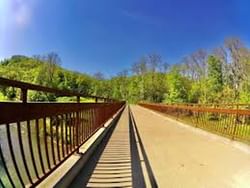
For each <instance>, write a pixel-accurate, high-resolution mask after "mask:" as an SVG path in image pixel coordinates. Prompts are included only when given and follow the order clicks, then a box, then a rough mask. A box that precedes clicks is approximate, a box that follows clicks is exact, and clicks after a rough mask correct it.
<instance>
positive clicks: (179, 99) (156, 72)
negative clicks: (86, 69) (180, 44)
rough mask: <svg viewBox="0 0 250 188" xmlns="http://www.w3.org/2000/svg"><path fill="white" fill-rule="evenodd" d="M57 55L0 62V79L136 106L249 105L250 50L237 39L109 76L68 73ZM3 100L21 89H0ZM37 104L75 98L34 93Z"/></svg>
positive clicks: (147, 60) (145, 60) (146, 60)
mask: <svg viewBox="0 0 250 188" xmlns="http://www.w3.org/2000/svg"><path fill="white" fill-rule="evenodd" d="M60 64H61V60H60V58H59V56H58V55H57V54H55V53H50V54H48V55H46V56H34V57H32V58H31V57H25V56H12V57H11V58H10V59H5V60H3V61H2V62H1V63H0V76H2V77H7V78H10V79H15V80H21V81H25V82H30V83H35V84H39V85H44V86H49V87H55V88H59V89H69V90H74V91H79V92H81V93H83V94H92V95H97V96H104V97H110V98H116V99H124V100H127V101H129V102H131V103H135V102H138V101H149V102H166V103H183V102H192V103H218V102H220V103H236V102H237V103H248V102H250V82H249V80H250V74H249V73H250V72H249V71H250V50H249V49H248V48H247V47H246V46H245V45H244V44H243V43H242V42H241V41H240V40H239V39H237V38H230V39H227V40H225V42H224V44H223V45H222V46H221V47H218V48H216V49H214V50H212V51H210V52H208V51H205V50H202V49H200V50H197V51H196V52H194V53H192V54H190V55H188V56H187V57H185V58H183V60H182V61H181V63H178V64H167V63H165V62H164V60H163V59H162V58H161V56H160V55H158V54H151V55H147V56H144V57H142V58H141V59H139V60H138V61H137V62H136V63H134V64H133V65H132V66H131V68H130V69H128V70H125V71H122V72H120V73H118V74H117V75H116V76H114V77H112V78H109V79H107V78H105V77H104V76H103V75H102V73H96V74H95V75H92V76H91V75H87V74H83V73H78V72H72V71H68V70H65V69H63V68H62V67H61V66H60ZM0 90H1V93H0V98H4V99H6V100H15V99H16V98H18V97H19V92H20V91H18V90H17V89H14V88H10V87H1V88H0ZM29 99H30V100H33V101H46V100H49V101H55V100H70V99H64V98H60V99H59V98H56V96H54V95H52V94H44V93H40V92H30V93H29Z"/></svg>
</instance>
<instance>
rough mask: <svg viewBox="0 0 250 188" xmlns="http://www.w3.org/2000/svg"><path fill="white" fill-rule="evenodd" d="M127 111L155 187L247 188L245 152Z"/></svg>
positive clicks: (248, 156)
mask: <svg viewBox="0 0 250 188" xmlns="http://www.w3.org/2000/svg"><path fill="white" fill-rule="evenodd" d="M131 108H132V112H133V114H134V117H135V121H136V124H137V127H138V132H139V134H140V135H141V139H142V143H143V145H144V147H145V150H146V153H147V155H148V158H149V161H150V164H151V166H152V169H153V171H154V174H155V177H156V180H157V183H158V185H159V187H192V188H195V187H197V188H199V187H220V188H222V187H245V188H247V187H249V185H250V152H249V150H247V148H246V151H243V149H239V148H237V147H235V146H234V145H235V144H233V143H232V142H230V141H227V140H226V139H224V138H221V137H218V136H215V135H212V134H210V133H204V132H203V131H201V130H197V129H195V128H193V127H186V126H182V125H181V124H179V123H176V122H175V121H173V120H170V119H168V118H166V117H164V116H163V115H160V114H157V113H155V112H152V111H150V110H147V109H145V108H142V107H139V106H132V107H131ZM246 147H247V146H246Z"/></svg>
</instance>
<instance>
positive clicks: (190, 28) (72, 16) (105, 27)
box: [0, 0, 250, 75]
mask: <svg viewBox="0 0 250 188" xmlns="http://www.w3.org/2000/svg"><path fill="white" fill-rule="evenodd" d="M249 9H250V1H248V0H207V1H205V0H161V1H160V0H126V1H124V0H123V1H122V0H105V1H104V0H102V1H101V0H99V1H97V0H70V1H69V0H0V58H6V57H10V56H11V55H14V54H23V55H28V56H31V55H35V54H46V53H48V52H51V51H54V52H56V53H58V54H59V55H60V57H61V59H62V66H63V67H65V68H67V69H71V70H76V71H80V72H86V73H90V74H92V73H95V72H98V71H101V72H103V73H105V74H106V75H114V74H115V73H117V72H119V71H121V70H123V69H125V68H129V67H130V65H131V64H132V63H134V62H135V61H136V60H137V59H139V58H140V57H141V56H143V55H146V54H148V53H159V54H161V55H162V56H163V58H164V59H165V60H166V61H167V62H169V63H176V62H178V61H179V60H181V58H182V57H184V56H185V55H187V54H189V53H191V52H192V51H195V50H196V49H199V48H205V49H211V48H213V47H215V46H218V45H220V44H221V43H222V42H223V40H224V39H225V38H226V37H229V36H239V37H240V38H241V39H242V40H243V41H244V42H246V44H247V45H249V44H250V11H249Z"/></svg>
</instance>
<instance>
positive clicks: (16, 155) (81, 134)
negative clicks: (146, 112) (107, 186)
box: [0, 79, 125, 187]
mask: <svg viewBox="0 0 250 188" xmlns="http://www.w3.org/2000/svg"><path fill="white" fill-rule="evenodd" d="M2 81H3V80H2V79H0V85H1V84H3V82H2ZM17 83H18V84H17ZM3 85H7V86H11V87H18V88H21V89H23V90H24V89H25V90H26V91H27V90H29V89H30V90H31V89H32V90H39V91H44V92H52V93H54V92H55V93H57V94H61V95H64V94H65V95H67V96H69V93H71V92H68V91H63V92H61V93H60V91H59V90H50V89H49V88H45V87H42V86H41V87H40V86H36V85H30V84H26V83H23V82H17V81H14V82H11V81H8V82H4V84H3ZM26 94H27V92H26ZM71 94H72V95H70V96H76V97H77V103H32V102H31V103H30V102H27V100H25V99H24V98H22V102H20V103H16V102H0V187H1V186H2V187H35V186H36V185H38V184H39V183H40V182H41V181H43V180H44V179H45V178H46V177H47V176H48V175H49V174H51V173H52V172H53V171H54V170H55V169H56V168H57V167H59V166H60V165H61V164H62V163H63V162H64V161H65V160H66V159H68V158H69V157H70V156H71V155H72V154H74V153H75V152H77V151H78V150H79V148H80V147H81V146H82V145H83V144H84V143H85V142H86V140H88V139H89V138H90V137H91V136H92V135H93V134H94V133H95V132H96V131H97V130H99V129H100V128H101V127H102V126H103V125H104V124H105V122H107V121H108V119H110V118H111V117H112V116H113V115H114V114H115V113H117V112H118V111H119V110H120V109H121V108H122V107H123V106H124V104H125V102H122V101H121V102H119V101H114V100H106V101H108V103H107V102H104V103H80V100H79V97H81V96H82V95H81V94H77V93H76V95H74V94H75V93H71ZM101 99H103V98H102V97H101Z"/></svg>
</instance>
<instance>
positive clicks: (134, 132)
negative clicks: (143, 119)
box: [129, 108, 158, 188]
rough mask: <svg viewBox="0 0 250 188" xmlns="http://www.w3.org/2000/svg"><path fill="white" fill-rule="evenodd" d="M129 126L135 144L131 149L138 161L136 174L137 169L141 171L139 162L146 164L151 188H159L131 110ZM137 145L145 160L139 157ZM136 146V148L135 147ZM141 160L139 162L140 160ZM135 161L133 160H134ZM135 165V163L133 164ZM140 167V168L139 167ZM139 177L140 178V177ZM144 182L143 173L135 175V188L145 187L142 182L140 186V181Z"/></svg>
mask: <svg viewBox="0 0 250 188" xmlns="http://www.w3.org/2000/svg"><path fill="white" fill-rule="evenodd" d="M129 122H130V123H129V125H130V130H131V135H132V136H131V137H132V139H131V140H133V142H132V143H131V147H132V148H133V147H134V148H133V149H132V150H134V151H132V153H133V156H136V160H135V161H137V162H136V163H135V164H134V165H135V172H136V168H137V169H139V168H140V169H141V164H138V161H139V162H140V163H142V162H144V164H145V167H146V171H147V174H148V178H149V182H150V186H151V187H152V188H157V187H158V185H157V181H156V179H155V176H154V173H153V170H152V167H151V165H150V162H149V159H148V157H147V154H146V151H145V148H144V146H143V143H142V139H141V136H140V134H139V131H138V128H137V125H136V122H135V119H134V116H133V113H132V111H131V109H130V108H129ZM135 137H137V140H136V139H135ZM137 143H138V145H139V147H140V150H141V154H142V158H143V159H140V157H139V150H138V147H137ZM133 145H134V146H133ZM138 159H139V160H138ZM132 161H133V160H132ZM132 164H133V162H132ZM139 166H140V167H139ZM138 176H139V177H138ZM142 180H144V178H143V179H142V177H141V172H140V173H138V174H136V173H134V175H133V185H135V186H133V187H139V185H144V186H145V187H146V185H145V182H140V183H141V184H138V182H139V181H142ZM137 185H138V186H137Z"/></svg>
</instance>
